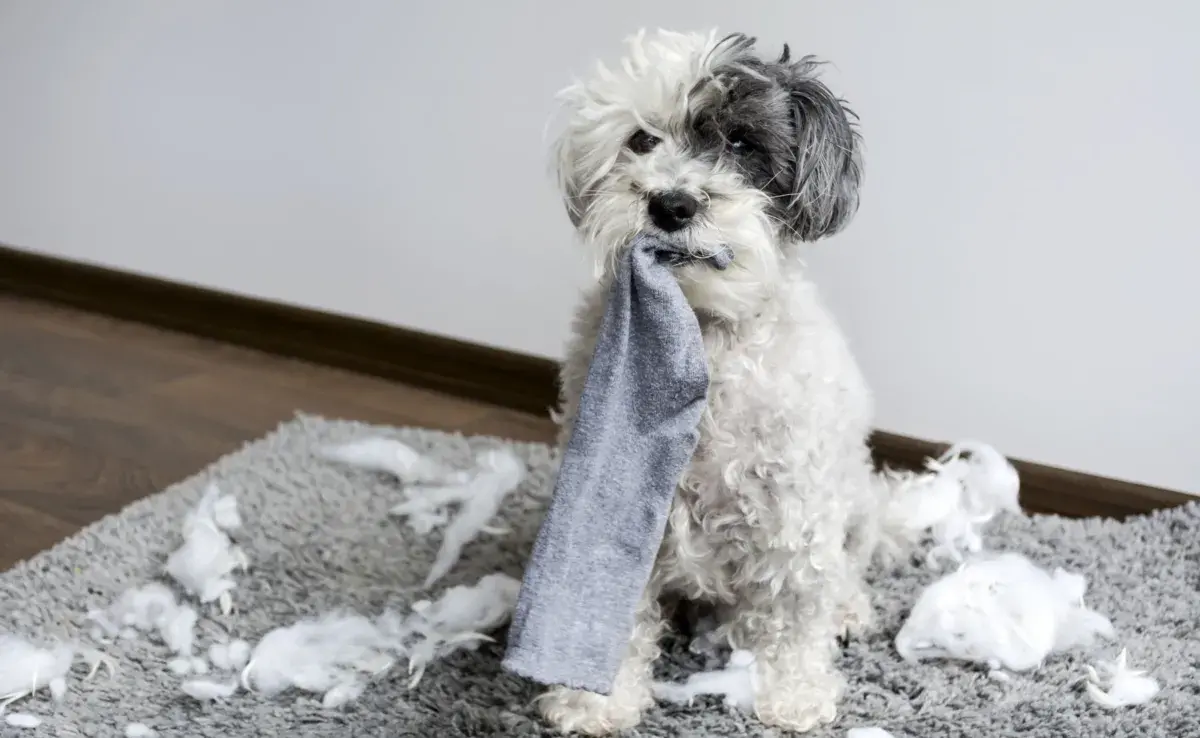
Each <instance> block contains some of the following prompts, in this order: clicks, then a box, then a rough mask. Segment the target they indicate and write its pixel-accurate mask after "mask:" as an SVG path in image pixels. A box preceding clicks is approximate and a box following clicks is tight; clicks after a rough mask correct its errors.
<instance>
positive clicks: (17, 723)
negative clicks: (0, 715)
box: [4, 712, 42, 728]
mask: <svg viewBox="0 0 1200 738" xmlns="http://www.w3.org/2000/svg"><path fill="white" fill-rule="evenodd" d="M4 722H5V723H7V724H8V726H9V727H11V728H36V727H38V726H39V725H41V724H42V719H41V718H40V717H38V716H36V715H27V714H26V713H23V712H14V713H12V714H11V715H6V716H5V717H4Z"/></svg>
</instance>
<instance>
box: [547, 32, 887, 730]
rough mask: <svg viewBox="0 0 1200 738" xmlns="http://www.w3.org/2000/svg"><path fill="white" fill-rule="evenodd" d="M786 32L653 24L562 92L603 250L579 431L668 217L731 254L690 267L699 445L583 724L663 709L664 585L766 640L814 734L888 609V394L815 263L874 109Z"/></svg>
mask: <svg viewBox="0 0 1200 738" xmlns="http://www.w3.org/2000/svg"><path fill="white" fill-rule="evenodd" d="M819 69H820V63H819V62H818V61H817V60H815V59H813V58H811V57H802V58H793V57H792V56H791V54H790V53H789V51H788V49H787V47H786V46H785V47H784V48H783V52H782V54H781V55H777V56H776V55H772V58H765V57H763V56H761V55H760V54H759V53H758V51H757V43H756V41H755V39H753V38H751V37H749V36H746V35H743V34H732V35H727V36H719V35H718V34H717V33H715V32H712V33H707V34H704V33H675V32H668V31H658V32H655V33H650V34H647V33H645V32H642V33H639V34H638V35H636V36H634V37H633V38H631V39H629V40H628V51H627V55H626V56H625V57H624V58H623V59H622V60H621V63H620V65H619V67H617V68H613V69H609V68H606V67H605V66H604V65H602V64H601V65H600V66H599V67H598V69H597V70H596V72H595V73H594V74H593V75H592V76H590V77H589V78H587V79H584V80H580V81H578V82H576V83H575V84H573V85H571V86H569V87H568V88H567V89H565V90H564V91H563V93H562V95H561V99H562V101H563V109H564V111H565V118H566V119H565V125H564V130H563V132H562V133H561V136H560V137H559V138H558V141H557V143H556V145H555V147H554V157H553V160H554V163H555V169H556V171H557V178H558V184H559V186H560V188H561V194H562V198H563V201H564V203H565V206H566V210H567V213H568V215H569V216H570V219H571V222H572V224H573V225H574V227H575V229H576V230H577V232H578V234H579V236H580V237H581V240H582V241H583V242H584V243H585V244H586V245H587V246H588V247H589V248H590V249H591V250H592V253H593V256H594V258H595V264H596V275H597V279H596V283H595V285H594V286H592V287H590V288H588V289H587V290H585V293H584V296H583V298H582V301H581V304H580V306H579V307H578V309H577V312H576V315H575V318H574V322H573V325H572V331H571V334H572V335H571V338H570V339H569V341H568V345H567V351H566V358H565V361H564V363H563V367H562V370H561V376H560V387H561V395H560V405H559V408H558V412H557V413H556V417H557V419H558V421H559V423H560V443H561V444H565V443H566V440H567V439H568V438H569V436H570V432H571V428H572V422H573V416H574V413H575V411H576V408H577V406H578V402H579V399H580V395H581V393H582V391H583V385H584V380H585V378H586V375H587V369H588V363H589V361H590V358H591V355H592V350H593V348H594V346H595V342H596V336H597V333H598V330H599V327H600V321H601V317H602V315H603V312H604V301H605V296H606V295H607V294H608V291H609V288H608V285H609V283H610V282H611V277H612V275H613V274H614V271H615V268H616V266H615V265H616V263H617V262H618V260H619V258H620V256H621V254H622V253H623V251H624V250H625V249H626V248H627V247H628V244H629V243H630V241H631V239H632V238H633V236H634V235H635V234H637V233H639V232H643V231H649V232H652V233H654V234H656V235H658V236H660V237H662V238H665V239H669V240H671V241H673V242H674V243H676V244H678V245H680V246H683V247H685V248H686V249H687V251H688V252H690V253H694V254H711V253H714V252H716V251H717V250H718V249H720V248H722V247H728V248H729V249H730V250H731V251H732V253H733V262H732V264H731V265H730V266H729V267H728V268H727V269H724V270H717V269H713V268H711V267H710V266H707V265H705V264H703V263H699V262H696V263H689V264H682V265H678V266H675V267H673V269H674V274H675V276H676V278H677V280H678V282H679V284H680V286H681V288H682V290H683V292H684V294H685V295H686V297H687V299H688V302H689V304H690V305H691V307H692V308H693V309H694V310H695V313H696V316H697V319H698V321H699V323H700V325H701V328H702V332H703V336H704V345H705V350H706V354H707V359H708V367H709V375H710V388H709V394H708V400H707V406H706V408H705V411H704V414H703V417H702V420H701V423H700V434H699V435H700V440H699V443H698V445H697V447H696V451H695V454H694V456H693V458H692V460H691V462H690V465H689V467H688V469H687V470H686V472H685V473H684V475H683V478H682V479H681V481H680V483H679V487H678V490H677V493H676V495H675V499H674V501H673V503H672V508H671V511H670V513H669V517H668V523H667V529H666V534H665V538H664V542H663V544H662V548H661V550H660V552H659V554H658V557H657V560H656V563H655V566H654V570H653V573H652V575H651V579H650V582H649V585H648V586H647V588H646V591H645V594H644V596H643V598H642V601H641V604H640V605H639V607H638V612H637V618H636V624H635V627H634V629H633V631H632V633H631V634H630V640H629V645H628V649H627V655H626V657H625V659H624V661H623V663H622V665H621V668H620V670H619V673H618V676H617V679H616V683H615V686H614V688H613V691H612V692H611V694H609V695H600V694H596V693H591V692H585V691H579V690H572V689H568V688H565V687H556V688H551V689H550V690H548V691H547V692H545V693H544V694H542V695H541V696H539V698H538V705H539V710H540V712H541V714H542V715H543V716H544V717H545V718H546V719H547V720H548V721H549V722H550V723H551V724H553V725H554V726H555V727H557V728H558V729H560V730H562V731H564V732H578V733H584V734H590V735H603V734H608V733H612V732H617V731H620V730H624V729H628V728H630V727H632V726H634V725H636V724H637V723H638V722H639V721H640V719H641V715H642V712H643V711H644V710H645V709H646V708H647V707H649V706H650V705H651V704H652V703H653V695H652V693H651V683H652V682H651V666H652V664H653V662H654V660H655V659H656V657H657V656H658V654H659V647H658V640H659V636H660V634H661V633H662V631H663V628H664V610H663V604H662V602H663V600H664V598H675V597H678V598H683V599H686V600H691V601H696V602H702V603H707V604H708V605H711V606H713V607H716V608H717V610H718V612H719V613H720V614H721V619H720V625H719V630H718V634H719V636H720V637H721V638H722V639H723V640H724V641H725V642H726V643H728V644H729V645H731V646H733V647H736V648H740V649H747V650H749V651H751V652H752V653H753V654H754V656H755V666H754V668H755V679H756V685H757V686H756V697H755V703H754V706H753V707H754V712H755V714H756V715H757V717H758V718H759V719H760V720H761V721H763V722H764V723H766V724H769V725H772V726H777V727H780V728H786V729H791V730H795V731H807V730H810V729H813V728H814V727H817V726H820V725H823V724H827V723H829V722H831V721H832V720H833V719H834V717H835V715H836V711H837V705H838V702H839V698H840V696H841V694H842V692H843V689H844V679H843V677H842V676H841V675H840V674H839V672H838V670H837V668H836V665H835V657H836V654H837V649H838V641H839V638H840V637H842V636H843V635H844V634H846V633H847V632H855V631H858V630H861V629H862V628H865V627H867V626H868V624H869V623H870V621H871V607H870V600H869V593H868V590H867V587H866V585H865V583H864V570H865V569H866V567H867V565H868V562H869V561H870V560H871V558H872V556H873V554H874V553H875V552H876V550H877V549H878V548H879V545H880V543H881V541H882V540H883V538H884V537H885V534H886V530H885V527H886V526H885V523H884V521H883V520H882V519H881V518H882V515H883V514H882V512H881V511H882V509H883V508H884V507H885V506H886V505H885V500H884V499H883V498H884V496H885V495H886V494H887V490H888V487H889V485H888V484H886V483H884V482H881V481H880V477H879V475H877V474H875V472H874V467H873V464H872V461H871V455H870V451H869V448H868V444H867V439H868V434H869V433H870V430H871V427H872V412H873V403H872V396H871V393H870V391H869V389H868V386H867V383H866V382H865V380H864V378H863V375H862V373H861V371H860V369H859V367H858V365H857V364H856V362H855V359H854V357H853V355H852V354H851V351H850V349H849V347H848V345H847V341H846V339H845V338H844V336H843V334H842V332H841V331H840V330H839V328H838V325H837V324H836V322H835V321H834V318H833V317H832V316H831V315H830V313H829V311H828V310H827V309H826V307H825V306H824V305H823V303H822V301H821V299H820V298H819V296H818V294H817V291H816V289H815V287H814V286H813V284H812V283H811V282H810V281H809V279H808V278H807V276H806V274H805V270H804V265H803V263H802V261H801V253H800V249H801V246H802V244H804V243H807V242H813V241H817V240H819V239H822V238H825V237H828V236H831V235H833V234H835V233H837V232H839V231H840V230H842V229H843V228H844V227H845V226H846V225H847V223H849V222H850V220H851V219H852V218H853V216H854V214H855V212H856V211H857V209H858V201H859V188H860V185H861V182H862V178H863V174H862V172H863V169H862V161H861V140H860V134H859V132H858V129H857V123H856V120H857V119H856V116H855V114H854V113H853V112H852V111H851V110H850V109H849V108H848V107H847V106H846V104H845V103H844V102H843V101H842V100H841V99H839V98H838V97H837V96H835V95H834V94H833V93H832V92H831V91H830V90H829V88H828V87H826V86H825V84H824V83H822V82H821V81H820V80H819V79H818V71H819Z"/></svg>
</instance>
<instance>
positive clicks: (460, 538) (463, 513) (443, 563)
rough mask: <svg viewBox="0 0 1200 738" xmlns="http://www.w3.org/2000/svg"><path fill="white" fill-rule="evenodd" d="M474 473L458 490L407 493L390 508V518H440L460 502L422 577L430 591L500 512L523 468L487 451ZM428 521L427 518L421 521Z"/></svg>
mask: <svg viewBox="0 0 1200 738" xmlns="http://www.w3.org/2000/svg"><path fill="white" fill-rule="evenodd" d="M476 461H477V466H478V469H477V471H476V473H475V475H474V476H473V477H472V478H471V480H470V481H468V482H467V483H466V484H463V485H461V486H459V487H445V488H441V489H437V488H432V489H430V488H424V489H422V490H421V491H420V492H419V493H414V492H413V491H412V490H410V494H409V500H408V501H407V502H405V503H403V504H401V505H397V506H396V507H394V508H392V514H393V515H421V514H424V515H426V516H429V515H435V516H436V515H439V514H440V515H442V516H444V514H445V513H444V512H443V511H441V510H439V509H438V508H439V507H441V506H444V505H445V504H448V503H449V502H460V503H461V504H460V506H459V510H458V513H457V514H456V515H455V516H454V519H453V520H452V521H451V522H450V524H449V525H448V526H446V530H445V531H444V532H443V534H442V546H441V548H440V549H439V550H438V554H437V558H436V559H434V562H433V566H431V567H430V569H429V574H428V575H427V576H426V577H425V587H426V588H428V587H431V586H432V585H433V584H435V583H436V582H437V581H438V580H439V579H441V578H442V577H444V576H445V575H446V573H447V572H449V571H450V569H452V568H453V567H454V565H455V564H456V563H457V562H458V559H459V557H460V556H461V555H462V550H463V548H464V547H465V546H466V545H467V544H468V543H470V542H471V541H473V540H475V538H476V537H477V536H478V535H479V534H480V533H482V532H483V531H484V530H486V529H487V528H488V521H489V520H491V519H492V518H493V517H495V515H496V513H497V512H498V511H499V510H500V505H501V503H503V502H504V497H505V496H506V495H507V494H508V493H509V492H512V491H513V490H514V489H516V488H517V486H518V485H520V484H521V480H522V479H523V478H524V476H525V465H524V464H523V463H521V460H520V459H518V458H517V457H516V456H515V455H514V454H512V453H511V452H509V451H503V450H489V451H484V452H483V453H481V454H479V456H478V458H477V460H476ZM425 519H426V520H427V521H428V519H429V518H428V517H426V518H425Z"/></svg>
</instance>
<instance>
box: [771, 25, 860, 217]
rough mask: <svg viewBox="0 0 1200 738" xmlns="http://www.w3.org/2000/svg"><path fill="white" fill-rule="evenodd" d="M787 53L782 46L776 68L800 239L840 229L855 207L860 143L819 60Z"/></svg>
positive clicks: (849, 113)
mask: <svg viewBox="0 0 1200 738" xmlns="http://www.w3.org/2000/svg"><path fill="white" fill-rule="evenodd" d="M789 56H790V55H789V54H788V51H787V50H786V48H785V50H784V53H783V55H782V57H781V59H780V61H779V62H777V69H778V70H779V71H778V73H779V78H780V82H781V83H782V84H783V86H784V88H785V89H786V90H787V93H788V98H789V101H790V104H791V107H792V125H793V127H794V129H795V130H794V135H795V141H796V145H795V152H794V156H795V177H794V179H793V181H792V189H791V194H792V199H791V201H790V203H789V204H790V206H791V207H790V208H789V210H790V214H791V218H790V220H791V225H792V228H793V230H794V232H795V233H796V235H797V236H798V237H799V238H800V240H802V241H815V240H817V239H819V238H822V237H824V236H829V235H832V234H834V233H837V232H838V231H840V230H841V229H842V228H843V227H845V225H846V224H847V223H849V222H850V219H851V218H853V217H854V214H855V213H856V212H857V211H858V190H859V186H860V184H861V180H862V159H861V156H862V154H861V146H862V143H861V138H860V136H859V133H858V130H857V128H856V125H855V124H856V121H857V119H858V117H857V116H856V115H855V114H854V112H853V111H852V110H850V109H849V108H848V107H846V104H845V102H844V101H843V100H841V99H839V98H838V97H837V96H836V95H834V94H833V92H831V91H830V89H829V88H828V87H826V86H825V84H824V83H822V82H821V81H820V80H818V79H817V74H816V73H817V69H818V67H819V66H820V62H818V61H816V60H815V59H814V58H813V57H810V56H806V57H803V58H801V59H798V60H796V61H789Z"/></svg>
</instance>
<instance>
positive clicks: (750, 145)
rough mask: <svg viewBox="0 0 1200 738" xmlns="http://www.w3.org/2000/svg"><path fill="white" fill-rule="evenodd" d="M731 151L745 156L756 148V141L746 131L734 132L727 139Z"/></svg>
mask: <svg viewBox="0 0 1200 738" xmlns="http://www.w3.org/2000/svg"><path fill="white" fill-rule="evenodd" d="M725 143H726V145H727V146H729V150H730V151H732V152H733V153H735V154H745V153H748V152H750V151H753V150H754V148H755V143H754V139H752V138H751V137H750V135H749V134H748V133H747V132H746V131H740V130H739V131H733V132H731V133H730V134H729V135H728V136H726V137H725Z"/></svg>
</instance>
